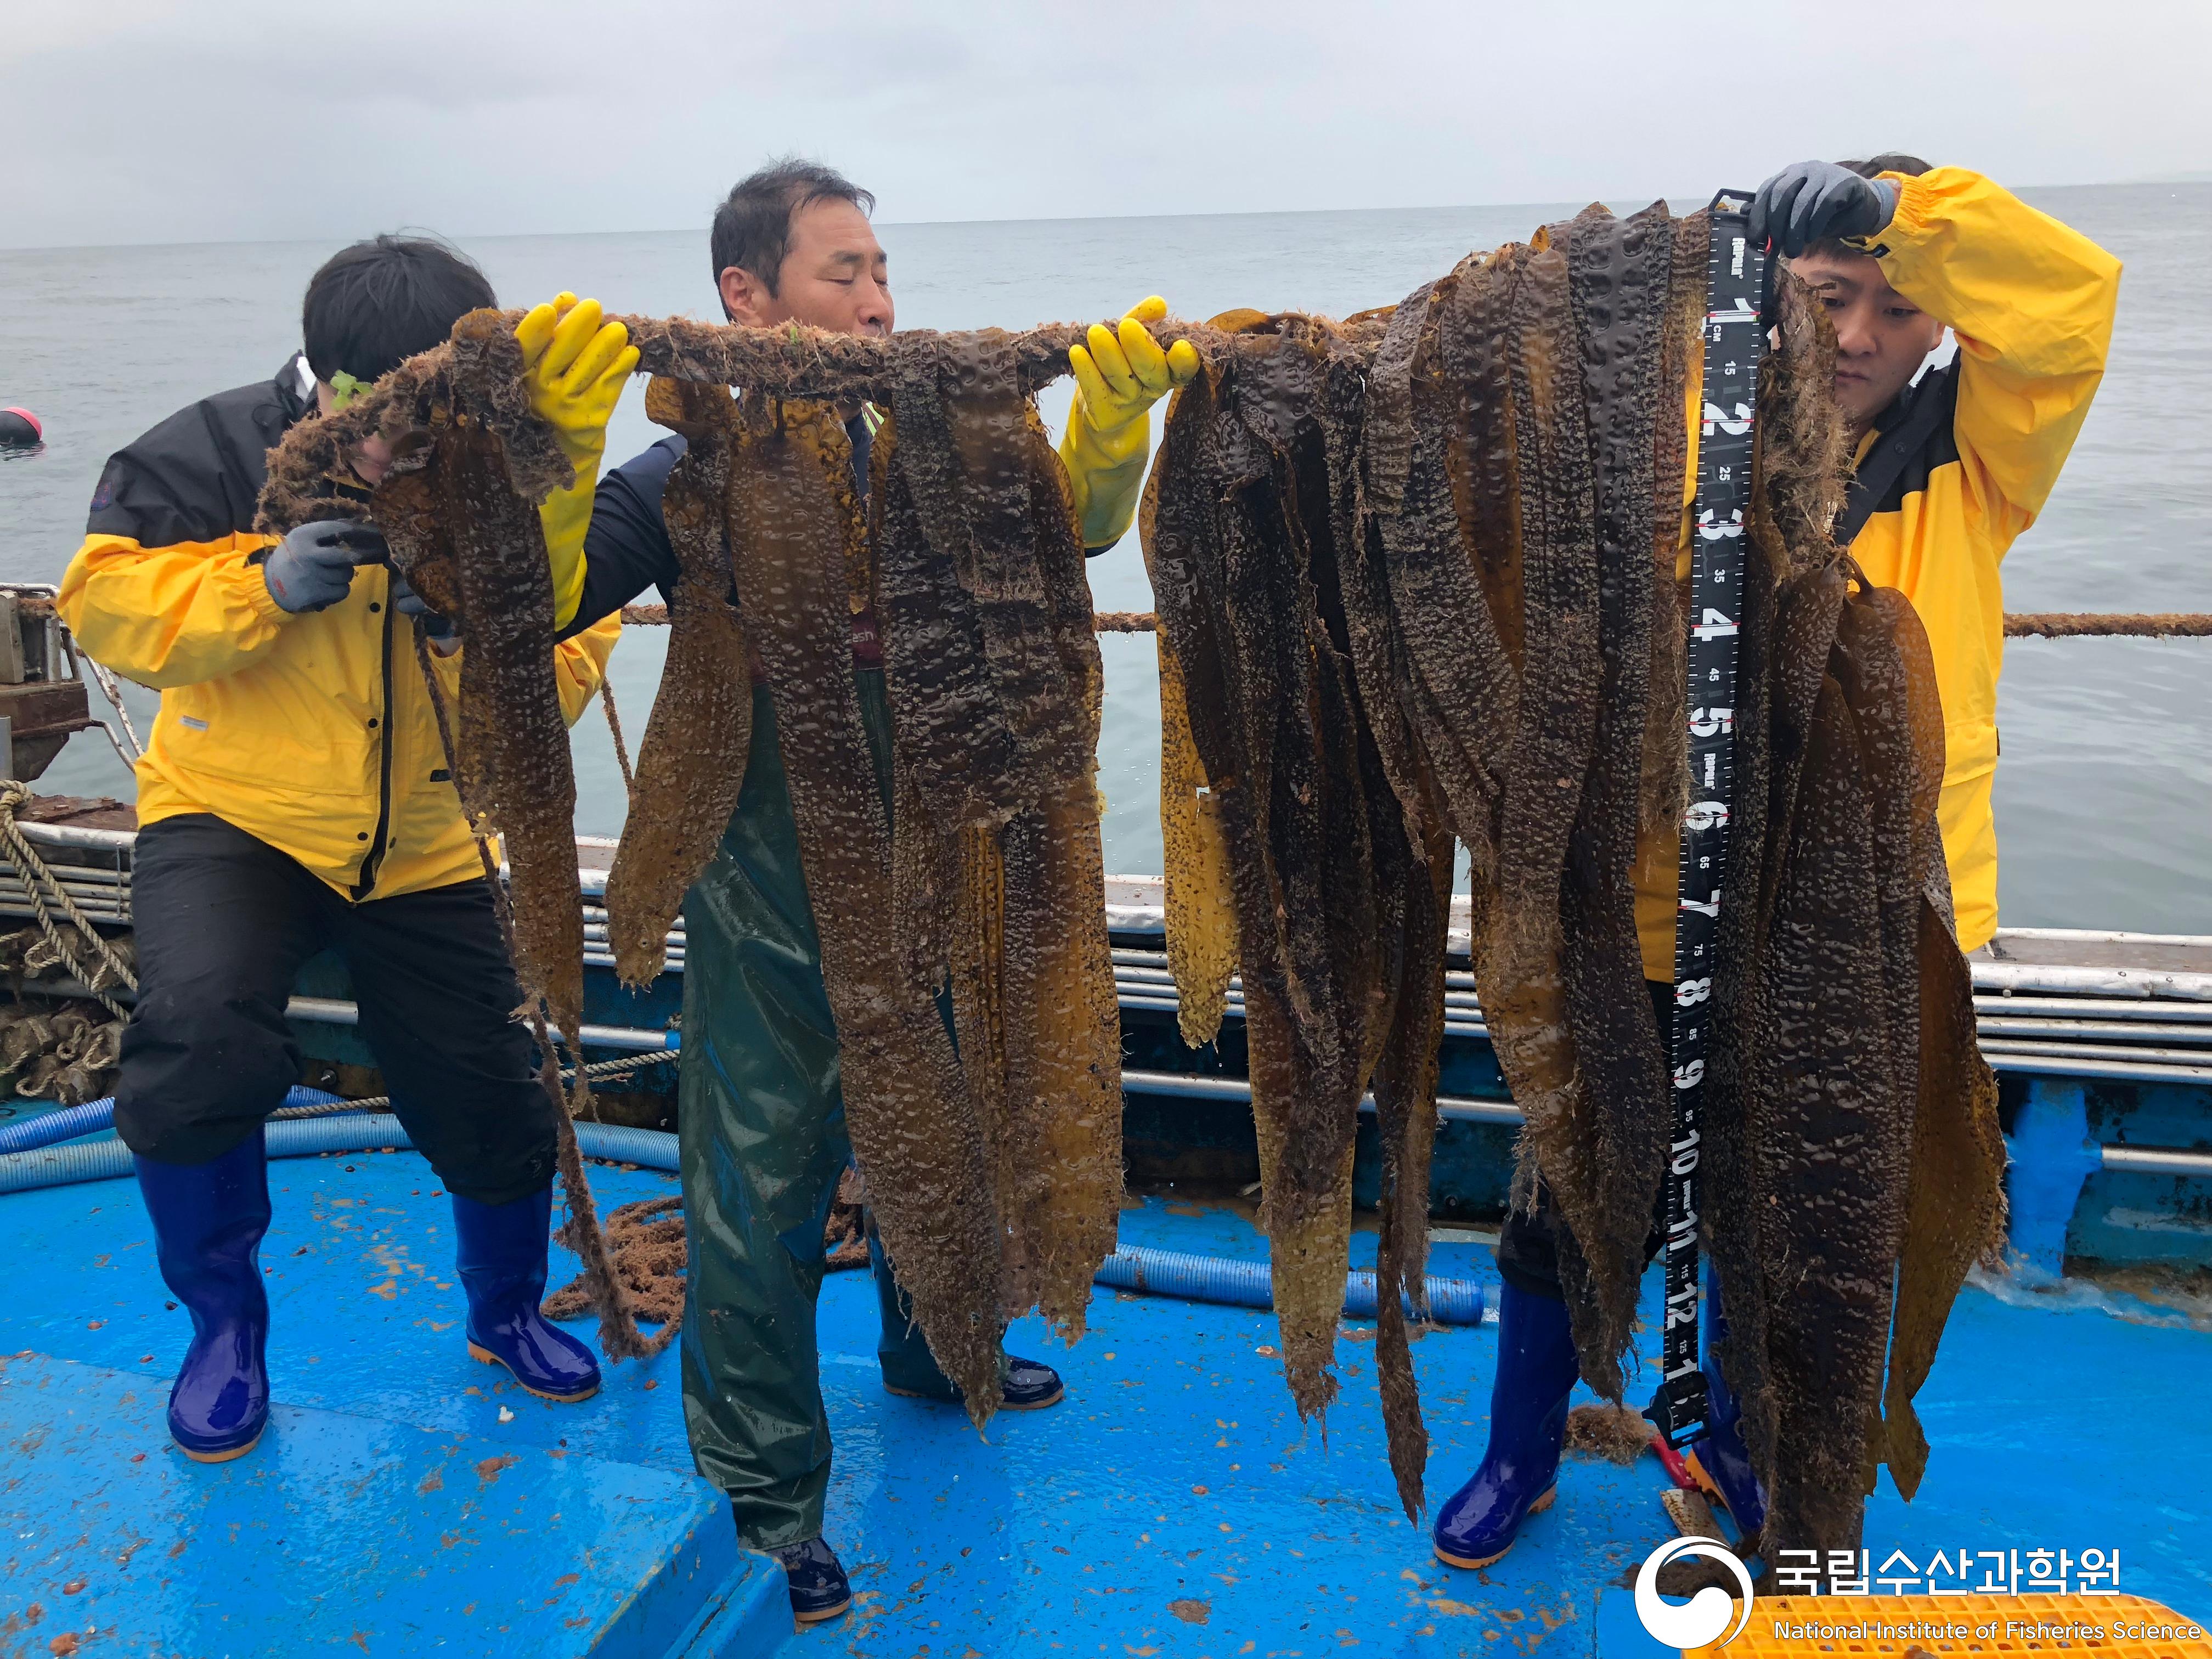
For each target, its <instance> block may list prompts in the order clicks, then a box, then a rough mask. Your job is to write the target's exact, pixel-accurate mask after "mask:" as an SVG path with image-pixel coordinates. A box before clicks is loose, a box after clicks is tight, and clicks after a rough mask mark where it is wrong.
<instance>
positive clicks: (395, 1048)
mask: <svg viewBox="0 0 2212 1659" xmlns="http://www.w3.org/2000/svg"><path fill="white" fill-rule="evenodd" d="M131 917H132V921H134V923H135V924H136V927H137V947H138V1006H137V1010H136V1012H133V1014H132V1015H131V1024H130V1025H129V1026H128V1027H127V1028H126V1029H125V1031H124V1033H123V1059H122V1075H121V1077H120V1078H119V1079H118V1082H117V1084H116V1087H115V1128H116V1133H118V1134H119V1135H121V1136H122V1138H123V1141H124V1144H125V1146H129V1147H130V1148H131V1151H132V1152H137V1153H138V1154H140V1155H141V1156H142V1157H145V1158H154V1159H156V1160H158V1161H159V1162H161V1163H163V1164H204V1163H206V1162H207V1161H208V1160H209V1159H210V1158H220V1157H221V1156H222V1154H223V1153H225V1152H228V1151H229V1150H230V1149H231V1148H232V1147H234V1146H237V1145H238V1144H239V1142H240V1141H242V1140H244V1139H246V1136H247V1135H249V1134H251V1133H252V1132H253V1128H254V1126H255V1125H256V1124H258V1123H259V1122H260V1121H262V1120H263V1119H264V1118H265V1117H267V1116H268V1115H269V1114H270V1113H271V1112H273V1111H275V1110H276V1109H277V1108H278V1107H279V1106H282V1105H283V1103H284V1095H285V1091H287V1090H289V1088H290V1087H291V1086H292V1085H294V1084H295V1083H296V1082H298V1081H299V1079H300V1049H299V1045H298V1044H297V1043H295V1042H294V1041H293V1040H292V1031H291V1028H290V1027H289V1025H287V1024H285V1022H284V1005H285V1003H286V1001H287V1000H289V998H290V996H291V994H292V985H293V981H294V980H295V978H296V977H297V976H298V975H299V971H300V965H301V963H304V962H306V961H307V958H308V957H312V956H313V955H314V954H315V953H316V952H318V951H324V950H335V951H337V953H338V955H339V956H340V957H343V959H344V961H345V964H346V967H347V969H349V971H350V973H351V974H352V976H353V987H354V998H355V1000H356V1002H357V1003H359V1005H360V1007H361V1034H362V1038H363V1039H364V1040H365V1041H366V1042H368V1046H369V1048H370V1050H371V1051H372V1052H373V1053H374V1054H375V1056H376V1063H377V1065H378V1066H380V1067H381V1068H382V1070H383V1073H384V1078H385V1083H386V1086H387V1087H388V1088H389V1089H390V1091H391V1092H392V1110H393V1111H394V1112H395V1113H397V1114H398V1117H399V1121H400V1122H401V1123H402V1124H404V1126H405V1127H406V1130H407V1133H408V1135H409V1137H410V1139H412V1140H413V1141H414V1143H415V1145H416V1147H418V1148H419V1149H420V1150H421V1151H422V1155H423V1156H424V1157H425V1158H428V1159H429V1161H430V1167H431V1168H432V1169H434V1170H436V1171H437V1172H438V1178H439V1179H440V1180H441V1181H442V1182H445V1184H446V1186H447V1188H450V1189H451V1190H452V1191H453V1192H456V1193H459V1194H460V1195H461V1196H462V1197H464V1198H471V1199H475V1200H477V1201H478V1202H479V1203H483V1204H504V1203H507V1201H508V1200H512V1199H517V1198H520V1197H522V1196H524V1195H525V1194H529V1193H534V1192H536V1191H538V1189H539V1188H543V1187H544V1186H546V1185H547V1184H548V1183H549V1182H550V1181H551V1180H552V1178H553V1156H554V1152H553V1139H554V1121H553V1113H552V1105H551V1103H550V1101H548V1100H547V1098H546V1097H545V1093H544V1090H543V1089H542V1088H541V1087H540V1086H539V1085H538V1080H537V1077H536V1073H535V1056H536V1052H537V1051H536V1047H535V1045H534V1044H533V1043H532V1042H531V1039H530V1034H529V1032H528V1031H527V1030H526V1029H525V1028H524V1027H523V1026H522V1025H521V1024H519V1023H518V1022H517V1021H516V1020H515V1018H514V1016H513V1010H514V1008H515V1006H516V1005H517V1004H518V1003H520V1001H521V1000H522V992H521V990H520V987H519V986H518V985H517V984H516V982H515V977H514V969H513V966H512V965H511V964H510V963H508V961H507V951H506V948H505V946H504V945H502V944H501V939H500V934H499V922H498V918H497V917H496V916H495V915H494V913H493V910H492V900H491V891H490V889H489V888H488V887H486V886H485V884H483V881H482V880H481V879H478V880H476V881H465V882H459V883H457V884H454V885H453V886H451V887H439V888H435V889H433V890H430V891H428V892H424V893H405V894H402V895H400V896H398V897H396V898H383V899H370V900H368V901H367V902H363V903H360V904H349V903H348V902H346V901H345V900H344V899H343V898H342V897H340V896H338V895H337V893H336V892H334V891H333V890H331V888H330V887H328V886H326V885H325V884H324V883H322V882H321V881H319V880H318V879H317V878H315V877H313V875H310V874H309V873H308V872H307V870H306V869H305V868H304V867H303V866H301V865H300V864H299V863H297V862H296V861H295V860H293V859H292V858H290V857H289V856H288V855H287V854H283V853H280V852H278V851H277V850H276V848H273V847H271V846H270V845H269V844H268V843H267V842H263V841H258V840H257V839H255V838H254V837H253V836H249V835H247V834H246V832H245V831H244V830H243V829H238V828H237V827H235V826H234V825H232V824H228V823H224V822H223V821H222V819H221V818H217V817H208V816H205V815H204V814H197V813H196V814H193V815H191V816H189V817H175V818H164V819H162V820H161V822H159V823H151V824H149V825H147V826H146V828H144V829H141V830H140V831H139V832H138V845H137V851H136V853H135V854H134V855H133V857H132V860H131Z"/></svg>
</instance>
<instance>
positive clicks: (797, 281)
mask: <svg viewBox="0 0 2212 1659" xmlns="http://www.w3.org/2000/svg"><path fill="white" fill-rule="evenodd" d="M719 286H720V289H721V290H722V306H723V308H724V309H725V310H726V311H727V312H728V313H729V316H730V320H731V321H732V322H733V323H747V324H750V325H753V326H755V327H772V326H774V325H777V324H781V323H803V324H805V325H808V326H810V327H812V328H820V329H827V330H829V331H830V332H832V333H835V334H871V335H883V334H889V333H890V331H891V325H892V313H891V289H890V261H889V260H888V259H886V258H884V249H883V244H882V243H880V242H878V241H877V240H876V233H875V228H874V227H873V226H872V225H871V224H869V222H868V216H867V215H866V214H865V213H863V212H861V211H860V209H859V208H857V207H855V206H854V204H852V203H850V202H839V201H826V202H809V203H808V204H806V205H805V207H803V208H801V209H799V211H798V212H796V213H794V214H793V215H792V216H791V240H790V245H789V246H788V247H787V248H786V249H785V251H784V256H783V268H782V270H781V271H779V272H778V273H777V277H776V286H775V293H774V294H770V293H769V292H768V289H767V287H766V285H765V284H763V283H762V282H761V281H760V280H759V279H758V278H757V277H756V276H753V274H752V273H751V272H750V271H748V270H739V269H738V268H737V267H736V266H734V265H733V266H732V267H731V268H730V269H729V270H725V271H724V272H723V273H722V274H721V278H720V284H719Z"/></svg>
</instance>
